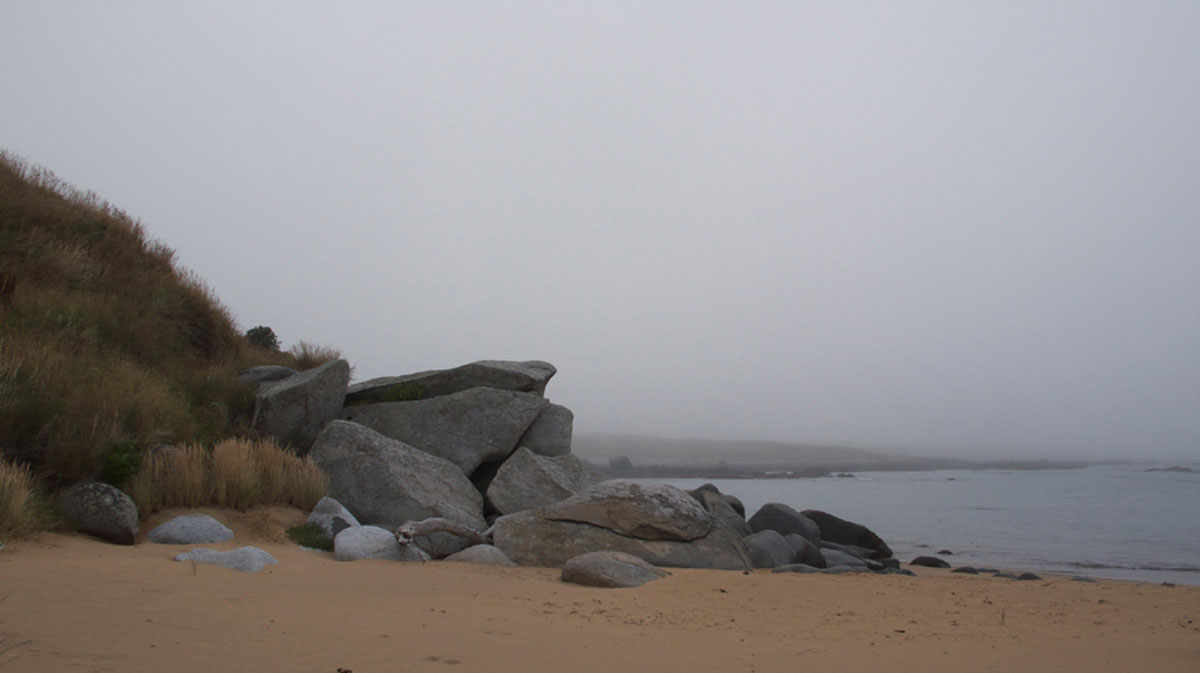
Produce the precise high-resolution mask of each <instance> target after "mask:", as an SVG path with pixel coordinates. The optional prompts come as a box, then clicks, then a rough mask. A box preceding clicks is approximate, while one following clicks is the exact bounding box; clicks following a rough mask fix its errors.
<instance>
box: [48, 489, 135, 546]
mask: <svg viewBox="0 0 1200 673" xmlns="http://www.w3.org/2000/svg"><path fill="white" fill-rule="evenodd" d="M58 506H59V509H60V510H61V511H62V514H63V516H64V517H66V519H67V520H68V521H70V522H71V523H72V524H73V525H74V526H75V529H76V530H78V531H79V532H81V533H87V534H88V535H93V536H95V537H98V538H100V539H101V540H107V541H108V542H115V543H117V544H133V542H134V538H136V537H137V531H138V512H137V506H136V505H134V504H133V500H131V499H130V498H129V496H128V495H125V493H124V492H123V491H121V490H120V489H118V488H117V487H115V486H110V485H109V484H102V483H99V482H90V483H85V484H76V485H75V486H72V487H70V488H68V489H67V490H65V491H63V492H62V493H61V494H60V495H59V496H58Z"/></svg>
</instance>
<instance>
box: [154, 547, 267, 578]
mask: <svg viewBox="0 0 1200 673" xmlns="http://www.w3.org/2000/svg"><path fill="white" fill-rule="evenodd" d="M175 560H176V561H192V562H193V563H207V564H209V565H216V566H221V567H223V568H229V569H231V570H240V571H241V572H244V573H256V572H258V571H260V570H262V569H263V568H264V567H266V566H269V565H274V564H276V563H279V561H277V560H276V559H275V557H274V556H271V555H270V554H268V553H267V552H265V551H263V550H261V549H259V548H258V547H240V548H238V549H232V550H230V551H217V550H215V549H204V548H196V549H193V550H191V551H190V552H185V553H183V554H177V555H176V556H175Z"/></svg>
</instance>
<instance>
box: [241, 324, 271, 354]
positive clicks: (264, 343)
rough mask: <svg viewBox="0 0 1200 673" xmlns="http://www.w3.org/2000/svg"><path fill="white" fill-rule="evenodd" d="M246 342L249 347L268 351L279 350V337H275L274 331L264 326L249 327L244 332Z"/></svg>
mask: <svg viewBox="0 0 1200 673" xmlns="http://www.w3.org/2000/svg"><path fill="white" fill-rule="evenodd" d="M246 341H249V342H250V343H251V345H254V346H257V347H259V348H265V349H266V350H269V351H277V350H279V337H277V336H275V330H273V329H271V328H270V327H267V326H266V325H259V326H258V327H251V328H250V329H248V330H246Z"/></svg>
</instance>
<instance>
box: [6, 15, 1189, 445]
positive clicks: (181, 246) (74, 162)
mask: <svg viewBox="0 0 1200 673" xmlns="http://www.w3.org/2000/svg"><path fill="white" fill-rule="evenodd" d="M184 4H185V3H161V2H141V3H109V2H105V3H86V2H47V1H44V0H36V1H20V0H18V1H14V0H6V1H5V2H4V3H3V4H0V148H3V149H6V150H8V151H10V152H13V153H16V154H18V155H20V156H23V157H25V158H26V159H28V160H30V161H32V162H34V163H36V164H39V165H43V166H45V167H47V168H50V169H51V170H53V171H55V172H56V173H57V174H58V175H59V176H60V177H62V178H64V179H66V180H67V181H69V182H71V183H72V184H74V185H76V186H78V187H80V188H84V189H90V190H94V191H96V192H97V193H98V194H100V195H101V196H102V197H104V198H106V199H108V200H109V201H111V202H112V203H114V204H115V205H117V206H118V207H121V208H123V209H124V210H126V211H127V212H129V213H130V214H131V215H133V216H134V217H136V218H138V219H140V220H141V221H142V222H143V223H144V225H145V226H146V228H147V229H148V230H149V232H150V233H151V234H152V235H153V236H154V237H156V238H158V239H159V240H161V241H163V242H164V243H166V244H167V245H169V246H171V247H172V248H174V249H176V250H177V251H178V257H179V259H180V261H181V262H182V263H183V264H184V265H185V266H187V267H189V268H191V269H193V270H195V271H196V272H197V273H198V274H199V275H200V276H202V277H203V278H205V279H206V280H207V281H208V283H209V284H210V285H211V287H212V288H213V290H214V291H215V292H216V294H217V295H218V296H220V297H221V299H222V300H223V301H224V302H225V303H226V304H227V305H228V307H229V308H230V310H231V312H232V313H233V314H234V316H235V317H236V319H237V320H238V322H239V325H240V327H241V329H243V330H244V329H246V328H249V327H253V326H255V325H259V324H265V325H269V326H271V327H272V328H273V329H274V330H275V332H276V333H277V334H278V335H279V336H280V338H281V339H282V340H283V342H284V343H285V345H286V344H291V343H294V342H296V341H297V340H299V339H305V340H309V341H316V342H320V343H325V344H330V345H334V346H336V347H338V348H340V349H341V350H342V351H343V352H344V353H345V354H346V356H347V357H348V359H349V360H350V361H351V362H352V363H353V364H354V365H355V366H356V368H357V369H356V374H355V376H356V378H357V379H360V380H361V379H366V378H371V377H374V376H383V375H392V374H401V373H406V372H410V371H417V370H423V369H430V368H440V367H449V366H455V365H458V364H462V363H465V362H469V361H472V360H477V359H484V358H498V359H544V360H548V361H550V362H553V363H554V364H555V365H557V366H558V368H559V374H558V376H557V377H556V378H555V380H554V381H553V382H552V383H551V385H550V388H549V389H548V391H547V392H548V396H550V397H551V398H552V399H553V400H554V401H556V402H559V403H561V404H564V405H566V406H568V407H570V408H571V409H573V410H574V411H575V416H576V430H577V431H600V432H626V433H646V434H656V435H663V436H668V437H708V438H747V439H773V440H781V441H795V442H844V443H855V444H859V445H862V446H868V447H880V446H884V447H909V448H910V449H911V450H916V451H917V452H921V453H930V454H939V455H947V454H949V455H959V456H964V457H971V456H976V455H980V454H981V452H983V451H996V452H1001V453H1004V454H1006V455H1021V456H1036V455H1052V456H1088V457H1129V458H1143V457H1162V458H1176V459H1187V458H1191V459H1193V460H1195V459H1197V457H1200V301H1198V299H1200V259H1198V258H1200V128H1198V126H1197V123H1198V122H1197V120H1200V42H1198V41H1197V40H1196V38H1195V31H1196V27H1197V26H1200V3H1195V2H1190V1H1184V2H1051V3H1045V2H1006V3H961V2H940V3H931V2H904V3H825V2H811V3H804V2H777V3H775V2H763V3H702V2H657V3H618V2H605V3H570V2H547V3H531V2H520V3H506V4H505V6H504V7H498V6H497V5H499V4H500V3H484V2H465V3H415V2H414V3H391V2H384V3H266V2H248V3H241V2H227V3H218V2H211V3H187V4H192V5H197V6H193V7H184V6H182V5H184ZM645 4H649V5H651V7H649V8H648V7H646V6H644V5H645ZM843 5H845V6H843Z"/></svg>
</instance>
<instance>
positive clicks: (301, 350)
mask: <svg viewBox="0 0 1200 673" xmlns="http://www.w3.org/2000/svg"><path fill="white" fill-rule="evenodd" d="M288 353H290V354H291V356H292V357H294V358H295V359H296V368H297V369H312V368H313V367H320V366H321V365H323V364H325V363H326V362H333V361H334V360H340V359H341V357H342V352H341V351H339V350H338V349H336V348H332V347H330V346H322V345H320V344H311V343H308V342H307V341H301V342H300V343H298V344H296V345H295V346H292V347H291V348H289V349H288Z"/></svg>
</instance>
